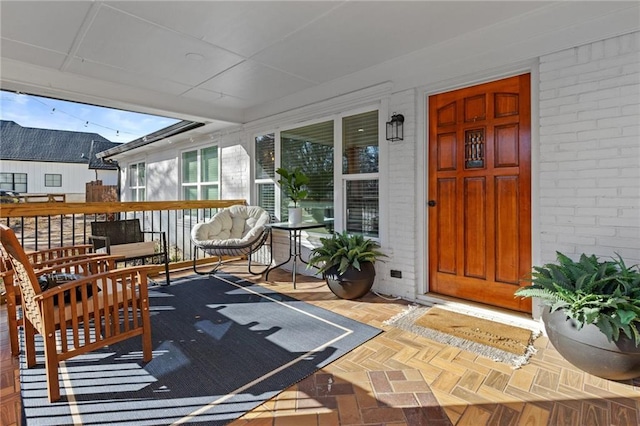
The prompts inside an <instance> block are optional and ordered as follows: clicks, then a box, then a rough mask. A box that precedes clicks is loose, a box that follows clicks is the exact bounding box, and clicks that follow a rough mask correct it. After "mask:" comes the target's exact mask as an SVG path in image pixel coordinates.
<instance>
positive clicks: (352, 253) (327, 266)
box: [309, 231, 386, 299]
mask: <svg viewBox="0 0 640 426" xmlns="http://www.w3.org/2000/svg"><path fill="white" fill-rule="evenodd" d="M320 243H321V245H320V246H319V247H316V248H314V249H313V250H311V255H310V256H309V265H310V266H315V267H317V268H319V271H318V272H320V273H322V275H323V277H324V278H325V280H326V281H327V285H328V286H329V288H330V289H331V291H332V292H333V293H334V294H335V295H336V296H338V297H340V298H342V299H358V298H360V297H362V296H364V295H365V294H367V293H368V292H369V290H371V286H372V285H373V280H374V279H375V276H376V270H375V268H374V263H375V262H376V260H378V259H380V258H381V257H386V255H385V254H383V253H381V252H380V251H379V250H378V248H379V246H378V244H377V243H376V242H375V241H373V240H371V239H368V238H365V237H364V236H362V235H359V234H348V233H347V232H346V231H344V232H342V233H335V234H333V235H331V236H330V237H326V238H320Z"/></svg>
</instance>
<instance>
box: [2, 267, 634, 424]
mask: <svg viewBox="0 0 640 426" xmlns="http://www.w3.org/2000/svg"><path fill="white" fill-rule="evenodd" d="M227 270H228V271H230V272H233V273H236V274H237V275H241V276H245V277H246V278H247V279H254V277H251V276H249V275H244V274H243V273H242V269H235V268H231V267H227ZM270 278H271V279H272V280H273V281H270V282H264V281H261V279H260V277H258V279H255V280H256V281H257V282H260V283H262V284H263V285H265V286H268V287H270V288H273V289H275V290H277V291H280V292H282V293H286V294H289V295H291V296H293V297H296V298H298V299H301V300H305V301H307V302H309V303H312V304H315V305H318V306H321V307H323V308H325V309H329V310H332V311H334V312H338V313H340V314H342V315H345V316H348V317H351V318H353V319H356V320H358V321H361V322H364V323H367V324H370V325H372V326H375V327H379V328H381V329H382V330H384V333H381V334H380V335H378V336H376V337H375V338H373V339H372V340H370V341H369V342H366V343H365V344H364V345H362V346H360V347H358V348H356V349H355V350H353V351H351V352H350V353H348V354H347V355H345V356H343V357H342V358H340V359H339V360H337V361H335V362H334V363H332V364H330V365H329V366H327V367H326V368H324V369H322V370H320V371H318V372H316V373H315V374H313V375H312V376H309V377H308V378H306V379H304V380H302V381H301V382H299V383H297V384H296V385H294V386H292V387H290V388H289V389H287V390H285V391H284V392H282V393H280V394H279V395H278V396H277V397H275V398H273V399H272V400H270V401H267V402H266V403H264V404H262V405H261V406H259V407H257V408H256V409H254V410H253V411H251V412H249V413H247V414H245V415H244V416H243V417H241V418H240V419H238V420H236V421H235V422H233V423H232V425H233V426H245V425H247V426H263V425H264V426H266V425H270V426H287V425H292V426H306V425H318V426H324V425H345V426H346V425H395V426H400V425H408V426H415V425H435V426H440V425H473V426H477V425H531V426H537V425H549V426H552V425H553V426H555V425H575V426H582V425H618V426H636V425H638V424H640V379H635V381H626V382H612V381H608V380H603V379H599V378H597V377H594V376H591V375H588V374H586V373H583V372H581V371H580V370H577V369H576V368H574V367H573V366H571V365H570V364H568V363H567V362H566V361H564V359H562V357H561V356H560V355H558V353H557V352H556V351H555V350H554V349H553V348H552V347H551V346H550V345H549V344H548V341H547V339H546V338H544V337H540V338H538V339H537V340H536V347H537V348H538V352H537V353H536V354H535V355H534V356H533V358H532V360H531V362H530V363H529V364H527V365H525V366H523V367H522V368H520V369H517V370H514V369H512V368H511V367H510V366H508V365H506V364H502V363H497V362H494V361H491V360H490V359H488V358H484V357H481V356H477V355H475V354H472V353H470V352H466V351H463V350H459V349H456V348H453V347H450V346H447V345H444V344H441V343H437V342H434V341H431V340H429V339H426V338H423V337H420V336H417V335H415V334H412V333H410V332H407V331H403V330H399V329H396V328H393V327H389V326H386V325H384V324H383V322H384V321H385V320H387V319H389V318H391V317H393V316H394V315H396V314H397V313H399V312H401V311H402V310H403V309H404V308H405V307H406V305H407V303H406V302H401V301H390V300H386V299H383V298H381V297H378V296H376V295H374V294H369V295H368V296H366V297H365V298H364V299H361V300H358V301H347V300H339V299H337V298H335V296H333V294H332V293H331V292H330V291H329V290H328V289H327V287H326V285H325V284H324V282H321V281H319V280H316V279H313V278H309V277H301V276H299V277H298V282H297V289H296V290H293V288H292V285H291V275H290V274H289V273H287V272H286V271H280V270H276V271H273V272H272V273H271V274H270ZM1 310H2V311H5V309H4V308H3V309H1ZM0 316H1V323H0V330H2V336H1V337H0V349H1V350H2V356H1V362H2V375H1V376H0V379H1V383H0V384H1V387H2V389H1V393H0V398H1V399H2V411H1V417H0V420H1V421H2V425H12V424H20V422H19V411H20V398H19V394H18V389H19V383H18V371H17V368H18V366H17V361H15V360H14V359H11V356H10V354H9V342H8V337H7V333H6V326H7V324H6V313H5V312H0Z"/></svg>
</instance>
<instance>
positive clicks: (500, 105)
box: [428, 74, 531, 312]
mask: <svg viewBox="0 0 640 426" xmlns="http://www.w3.org/2000/svg"><path fill="white" fill-rule="evenodd" d="M530 111H531V109H530V82H529V75H528V74H525V75H521V76H516V77H511V78H507V79H504V80H499V81H495V82H491V83H486V84H481V85H478V86H474V87H470V88H465V89H460V90H456V91H452V92H447V93H443V94H439V95H435V96H431V97H430V98H429V117H428V122H429V182H428V188H429V259H428V262H429V291H431V292H434V293H441V294H445V295H449V296H454V297H459V298H463V299H468V300H473V301H477V302H481V303H486V304H491V305H496V306H501V307H505V308H509V309H516V310H521V311H528V312H530V311H531V302H530V301H529V300H520V299H519V298H518V299H517V298H515V297H514V296H513V293H514V291H515V290H516V289H517V288H518V286H520V285H526V283H522V282H521V280H522V278H524V277H525V276H526V275H527V274H528V273H529V272H530V270H531V195H530V194H531V188H530V186H531V155H530V152H531V148H530V140H531V137H530V122H531V117H530Z"/></svg>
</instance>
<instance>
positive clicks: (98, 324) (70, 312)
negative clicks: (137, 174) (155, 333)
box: [0, 225, 152, 402]
mask: <svg viewBox="0 0 640 426" xmlns="http://www.w3.org/2000/svg"><path fill="white" fill-rule="evenodd" d="M0 241H1V242H2V246H3V247H4V250H5V251H6V252H7V254H8V255H9V259H10V260H11V265H12V267H13V271H14V274H15V281H16V282H17V284H18V286H19V287H20V293H21V298H22V314H23V318H24V320H23V322H24V324H23V326H24V342H25V358H26V366H27V368H29V367H33V366H34V365H35V364H36V353H35V333H36V332H37V333H40V334H41V335H42V339H43V343H44V358H45V370H46V375H47V389H48V396H49V401H50V402H54V401H57V400H59V399H60V383H59V378H58V369H59V364H60V362H62V361H64V360H67V359H69V358H72V357H74V356H76V355H80V354H84V353H87V352H91V351H93V350H96V349H99V348H101V347H104V346H108V345H111V344H114V343H116V342H119V341H122V340H126V339H130V338H132V337H135V336H141V337H142V353H143V360H144V361H145V362H148V361H150V360H151V358H152V352H151V349H152V346H151V321H150V318H149V296H148V291H147V274H148V272H149V269H150V267H149V266H146V267H145V266H139V267H132V268H121V269H113V270H108V269H109V263H110V262H111V261H112V260H110V259H105V258H102V257H89V258H85V259H82V260H78V261H74V262H68V263H64V264H60V265H54V266H52V267H49V268H44V269H43V270H42V273H59V272H66V273H69V272H74V273H77V272H78V271H88V272H89V273H90V275H87V276H85V277H83V278H80V279H77V280H74V281H70V282H67V283H64V284H61V285H58V286H56V287H54V288H51V289H48V290H46V291H41V290H40V285H39V283H38V278H37V276H36V273H35V271H34V269H33V266H32V264H31V262H30V261H29V258H28V256H27V254H26V253H25V252H24V250H23V248H22V246H21V245H20V243H19V242H18V239H17V238H16V236H15V234H14V232H13V230H12V229H11V228H9V227H7V226H5V225H0ZM65 296H66V297H67V299H68V303H66V302H65Z"/></svg>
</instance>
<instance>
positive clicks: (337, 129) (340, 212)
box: [250, 98, 388, 242]
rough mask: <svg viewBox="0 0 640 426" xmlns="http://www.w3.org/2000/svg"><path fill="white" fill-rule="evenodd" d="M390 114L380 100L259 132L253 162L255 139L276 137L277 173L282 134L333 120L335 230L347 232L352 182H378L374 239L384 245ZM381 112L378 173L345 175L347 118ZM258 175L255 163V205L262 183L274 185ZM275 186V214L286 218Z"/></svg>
mask: <svg viewBox="0 0 640 426" xmlns="http://www.w3.org/2000/svg"><path fill="white" fill-rule="evenodd" d="M387 110H388V102H387V101H386V99H379V98H378V99H377V100H376V101H375V102H373V103H368V104H367V105H360V106H359V107H353V108H351V109H349V110H346V111H342V112H340V113H335V112H334V113H333V114H327V115H323V116H321V117H315V118H313V119H308V120H304V121H297V122H295V123H286V124H282V125H281V126H278V127H275V128H273V127H272V128H270V129H268V130H264V131H257V132H254V133H252V136H251V142H250V146H251V152H252V154H253V158H255V155H256V151H255V138H256V137H258V136H261V135H267V134H273V135H274V138H275V141H274V151H275V152H274V157H275V161H274V167H275V169H276V170H277V169H278V168H279V167H280V165H281V160H282V159H281V138H280V135H281V132H285V131H287V130H291V129H296V128H299V127H305V126H310V125H313V124H318V123H324V122H327V121H331V120H333V125H334V128H333V131H334V159H335V160H336V161H334V165H333V182H334V188H333V191H334V192H333V198H334V230H335V231H336V232H342V231H343V230H344V229H346V217H345V209H346V199H345V197H346V193H345V186H346V182H347V181H348V180H371V179H377V180H378V213H379V228H378V236H377V237H371V239H372V240H374V241H378V242H381V241H384V240H385V236H386V229H385V226H386V225H384V224H385V223H386V222H385V221H384V220H383V219H384V218H385V217H386V210H387V209H386V207H385V204H384V203H383V198H384V195H383V194H384V193H385V192H384V191H383V190H384V189H386V184H383V179H382V176H383V172H382V171H383V170H386V165H387V161H388V160H387V158H386V157H387V156H388V149H387V141H386V139H385V129H386V128H385V123H386V117H387ZM371 111H378V155H379V157H378V173H366V174H346V173H345V174H343V173H342V161H341V158H342V147H343V140H342V119H343V118H345V117H350V116H353V115H358V114H362V113H365V112H371ZM255 175H256V171H255V164H254V162H253V161H252V164H251V179H252V181H253V184H252V185H251V191H252V194H251V197H252V198H251V199H252V200H254V202H257V185H258V183H271V182H272V180H271V179H258V180H256V179H255ZM273 183H274V186H275V189H276V190H275V200H274V202H275V214H276V216H277V217H282V216H281V214H282V212H281V211H280V209H281V199H282V191H281V190H280V186H279V185H278V184H277V176H276V177H275V180H274V181H273ZM308 233H309V234H313V233H318V232H317V231H314V230H309V232H308Z"/></svg>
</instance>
